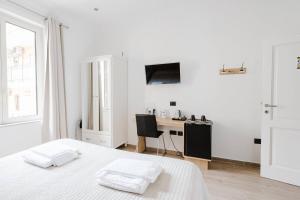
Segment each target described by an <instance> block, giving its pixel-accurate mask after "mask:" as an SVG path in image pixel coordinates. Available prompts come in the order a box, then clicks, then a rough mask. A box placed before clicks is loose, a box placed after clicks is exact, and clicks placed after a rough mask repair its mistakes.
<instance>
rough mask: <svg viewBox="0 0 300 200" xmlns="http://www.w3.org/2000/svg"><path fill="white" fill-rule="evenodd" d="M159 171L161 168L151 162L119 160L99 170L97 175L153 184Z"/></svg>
mask: <svg viewBox="0 0 300 200" xmlns="http://www.w3.org/2000/svg"><path fill="white" fill-rule="evenodd" d="M161 171H162V168H161V166H160V165H159V164H157V163H155V162H152V161H147V160H136V159H125V158H121V159H117V160H115V161H113V162H111V163H110V164H108V165H107V166H105V167H104V168H102V169H101V170H99V172H98V174H101V173H102V172H106V173H110V174H119V175H124V176H127V177H133V178H143V179H145V180H147V181H149V182H150V183H154V182H155V180H156V179H157V177H158V176H159V175H160V173H161Z"/></svg>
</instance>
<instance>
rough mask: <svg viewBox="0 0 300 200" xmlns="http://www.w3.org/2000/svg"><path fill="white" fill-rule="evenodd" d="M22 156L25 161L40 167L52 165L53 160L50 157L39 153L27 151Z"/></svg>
mask: <svg viewBox="0 0 300 200" xmlns="http://www.w3.org/2000/svg"><path fill="white" fill-rule="evenodd" d="M23 158H24V160H25V161H26V162H28V163H30V164H33V165H36V166H39V167H42V168H48V167H50V166H52V165H53V162H52V160H51V159H49V158H46V157H44V156H41V155H39V154H36V153H34V152H32V151H27V152H26V153H25V154H24V155H23Z"/></svg>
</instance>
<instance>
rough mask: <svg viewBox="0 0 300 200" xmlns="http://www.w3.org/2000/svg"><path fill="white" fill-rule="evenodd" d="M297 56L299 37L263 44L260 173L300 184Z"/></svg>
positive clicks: (299, 72) (299, 93)
mask: <svg viewBox="0 0 300 200" xmlns="http://www.w3.org/2000/svg"><path fill="white" fill-rule="evenodd" d="M298 57H300V38H294V39H293V40H289V41H284V40H282V41H275V42H274V41H273V42H269V43H268V44H266V45H265V47H264V64H263V83H264V84H263V110H262V112H263V117H262V144H261V145H262V146H261V176H263V177H266V178H271V179H275V180H278V181H282V182H286V183H290V184H294V185H298V186H300V60H298V59H300V58H298ZM297 62H299V63H298V65H297Z"/></svg>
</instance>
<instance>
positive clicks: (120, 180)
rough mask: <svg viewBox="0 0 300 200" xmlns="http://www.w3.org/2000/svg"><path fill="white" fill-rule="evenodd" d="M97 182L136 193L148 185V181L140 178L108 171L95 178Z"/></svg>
mask: <svg viewBox="0 0 300 200" xmlns="http://www.w3.org/2000/svg"><path fill="white" fill-rule="evenodd" d="M97 182H98V183H99V184H100V185H103V186H106V187H110V188H113V189H117V190H122V191H125V192H132V193H137V194H143V193H144V192H145V190H146V189H147V187H148V186H149V182H148V181H146V180H144V179H142V178H130V177H125V176H121V175H116V174H108V173H104V174H103V175H102V176H101V177H100V178H97Z"/></svg>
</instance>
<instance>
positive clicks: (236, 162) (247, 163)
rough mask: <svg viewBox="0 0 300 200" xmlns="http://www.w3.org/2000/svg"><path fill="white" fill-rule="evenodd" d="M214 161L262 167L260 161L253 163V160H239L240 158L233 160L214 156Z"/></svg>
mask: <svg viewBox="0 0 300 200" xmlns="http://www.w3.org/2000/svg"><path fill="white" fill-rule="evenodd" d="M212 162H222V163H228V164H233V165H239V166H253V167H260V164H259V163H252V162H246V161H239V160H231V159H226V158H218V157H212Z"/></svg>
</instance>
